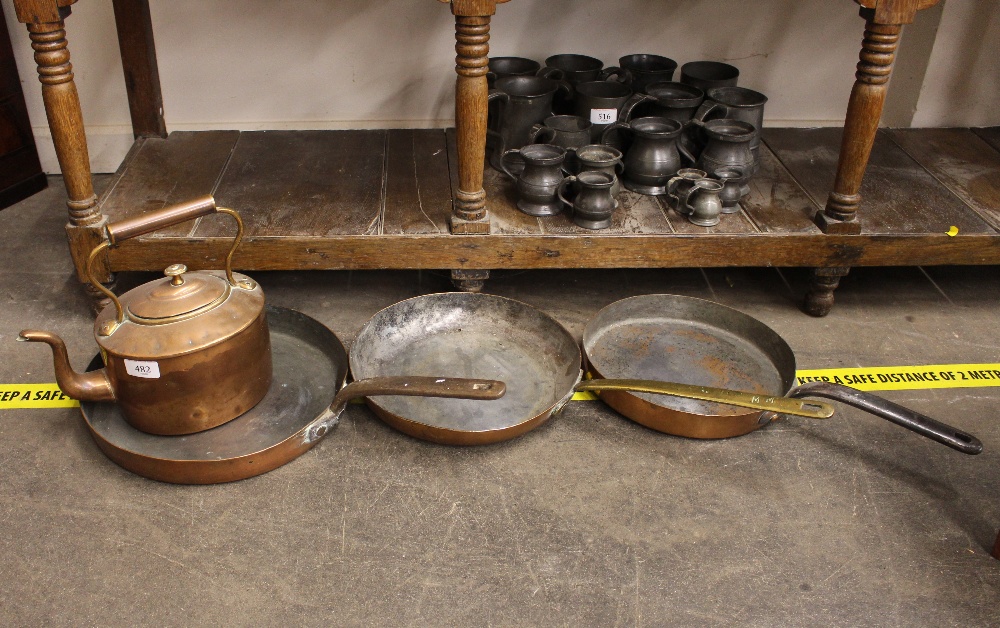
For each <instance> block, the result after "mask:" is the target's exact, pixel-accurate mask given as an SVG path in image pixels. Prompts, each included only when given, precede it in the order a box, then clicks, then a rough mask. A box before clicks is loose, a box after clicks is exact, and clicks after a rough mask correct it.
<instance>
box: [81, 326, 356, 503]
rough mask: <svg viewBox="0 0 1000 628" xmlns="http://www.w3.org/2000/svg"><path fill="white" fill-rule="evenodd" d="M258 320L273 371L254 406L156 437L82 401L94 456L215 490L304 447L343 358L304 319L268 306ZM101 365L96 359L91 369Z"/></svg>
mask: <svg viewBox="0 0 1000 628" xmlns="http://www.w3.org/2000/svg"><path fill="white" fill-rule="evenodd" d="M266 316H267V323H268V326H269V328H270V332H271V333H270V337H271V344H272V354H273V364H274V372H273V378H272V381H271V385H270V388H269V389H268V392H267V394H266V395H265V397H264V399H262V400H261V402H260V403H258V404H257V405H256V406H254V407H253V408H252V409H251V410H250V411H248V412H246V413H245V414H243V415H241V416H240V417H238V418H237V419H235V420H233V421H229V422H227V423H225V424H223V425H220V426H219V427H216V428H213V429H210V430H206V431H203V432H198V433H195V434H190V435H187V436H160V435H155V434H148V433H146V432H142V431H140V430H137V429H135V428H134V427H132V425H130V424H129V423H128V422H127V421H126V420H125V417H124V415H123V414H122V412H121V409H120V408H119V407H118V406H117V405H113V404H107V403H94V402H83V403H81V404H80V410H81V412H82V414H83V418H84V421H85V422H86V424H87V428H88V429H89V430H90V433H91V434H92V435H93V437H94V440H95V442H96V443H97V445H98V446H99V447H100V448H101V451H103V452H104V453H105V454H106V455H107V456H108V457H109V458H110V459H111V460H113V461H114V462H115V463H117V464H119V465H120V466H122V467H124V468H126V469H128V470H129V471H132V472H134V473H137V474H139V475H142V476H144V477H147V478H151V479H154V480H160V481H163V482H173V483H177V484H215V483H219V482H231V481H234V480H240V479H243V478H248V477H252V476H255V475H259V474H261V473H265V472H267V471H270V470H272V469H275V468H277V467H279V466H281V465H283V464H285V463H286V462H288V461H290V460H293V459H294V458H296V457H298V456H300V455H302V454H303V453H305V452H306V451H308V450H309V449H310V448H312V447H313V446H314V445H315V444H316V443H317V442H318V441H319V438H311V437H309V433H308V432H309V430H308V427H309V425H310V423H311V422H313V421H314V420H316V418H317V417H321V416H324V415H325V414H326V413H327V412H328V411H329V406H330V403H331V401H332V400H333V399H334V397H335V396H336V393H337V390H338V389H340V388H341V386H343V384H344V380H345V379H346V378H347V352H346V351H345V350H344V347H343V345H342V344H341V343H340V341H339V340H338V339H337V337H336V336H335V335H334V334H333V333H332V332H331V331H330V330H329V329H327V328H326V327H324V326H323V325H321V324H320V323H318V322H317V321H315V320H313V319H312V318H310V317H308V316H305V315H304V314H301V313H299V312H295V311H293V310H288V309H285V308H276V307H268V308H267V309H266ZM101 364H102V362H101V360H100V357H97V358H95V359H94V361H93V362H92V363H91V367H93V368H99V367H100V366H101ZM304 365H308V368H303V366H304ZM324 433H325V430H324Z"/></svg>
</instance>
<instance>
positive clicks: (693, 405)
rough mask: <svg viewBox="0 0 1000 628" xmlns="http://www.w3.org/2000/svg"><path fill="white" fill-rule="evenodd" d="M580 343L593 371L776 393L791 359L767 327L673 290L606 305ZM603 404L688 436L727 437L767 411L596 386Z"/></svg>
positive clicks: (783, 386) (787, 378)
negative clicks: (663, 293) (668, 292)
mask: <svg viewBox="0 0 1000 628" xmlns="http://www.w3.org/2000/svg"><path fill="white" fill-rule="evenodd" d="M583 348H584V353H585V355H586V359H587V363H588V365H589V370H590V371H591V373H592V374H593V376H595V377H601V378H605V377H606V378H613V379H619V378H623V379H632V378H636V379H653V380H660V381H675V382H681V383H686V384H692V385H700V386H715V387H720V388H731V389H736V390H745V391H748V392H755V393H759V394H762V395H773V396H780V395H784V394H786V393H787V392H788V390H789V389H791V387H792V385H793V384H794V378H795V357H794V355H793V354H792V350H791V348H790V347H788V345H787V343H785V341H784V340H783V339H782V338H781V337H780V336H778V334H776V333H775V332H774V331H773V330H771V329H770V328H769V327H767V326H766V325H764V324H763V323H761V322H759V321H757V320H756V319H754V318H752V317H750V316H747V315H746V314H743V313H742V312H739V311H737V310H733V309H731V308H728V307H725V306H723V305H719V304H717V303H713V302H711V301H704V300H701V299H694V298H691V297H683V296H677V295H647V296H640V297H633V298H630V299H624V300H622V301H618V302H615V303H612V304H611V305H609V306H608V307H606V308H604V309H603V310H601V311H600V312H598V314H597V315H596V316H595V317H594V318H593V319H592V320H591V321H590V322H589V323H588V324H587V327H586V329H585V330H584V334H583ZM600 397H601V399H602V400H603V401H605V402H606V403H607V404H608V405H609V406H611V407H612V408H614V409H615V410H617V411H618V412H620V413H621V414H623V415H625V416H627V417H629V418H630V419H632V420H634V421H636V422H637V423H640V424H642V425H645V426H646V427H649V428H651V429H654V430H657V431H660V432H665V433H668V434H674V435H677V436H686V437H688V438H728V437H731V436H740V435H742V434H746V433H748V432H751V431H753V430H755V429H757V428H758V427H760V426H761V425H763V424H766V423H767V422H768V419H769V418H770V417H772V416H773V415H771V414H770V413H768V414H762V413H761V412H758V411H753V412H747V411H746V410H745V409H742V408H737V407H734V406H726V405H721V404H716V403H711V402H705V401H698V400H693V399H681V398H675V397H667V396H661V395H648V394H643V393H630V392H623V391H602V392H601V393H600Z"/></svg>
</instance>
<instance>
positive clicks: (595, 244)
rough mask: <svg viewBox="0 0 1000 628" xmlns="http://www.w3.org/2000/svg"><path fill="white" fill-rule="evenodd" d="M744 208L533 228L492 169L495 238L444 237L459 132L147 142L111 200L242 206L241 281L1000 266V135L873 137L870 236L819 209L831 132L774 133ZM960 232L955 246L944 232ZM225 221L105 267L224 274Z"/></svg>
mask: <svg viewBox="0 0 1000 628" xmlns="http://www.w3.org/2000/svg"><path fill="white" fill-rule="evenodd" d="M764 140H765V144H764V146H762V150H761V169H760V172H759V174H758V175H757V176H756V177H755V179H754V181H753V183H752V191H751V194H750V195H749V196H748V197H746V198H745V199H744V201H743V203H742V207H741V211H740V212H739V213H737V214H731V215H726V216H724V217H723V220H722V222H721V223H720V224H719V225H718V226H716V227H712V228H707V229H706V228H703V227H698V226H696V225H693V224H691V223H690V222H688V221H687V220H686V219H685V218H684V217H683V216H681V215H679V214H677V213H676V212H674V211H673V210H672V209H671V208H669V207H668V206H667V204H666V203H664V202H662V201H661V200H660V199H658V198H654V197H646V196H641V195H638V194H633V193H631V192H625V193H624V194H623V197H622V199H621V201H622V202H621V208H620V209H619V211H618V212H616V215H615V217H614V221H613V224H612V226H611V227H610V228H609V229H604V230H600V231H590V230H587V229H583V228H580V227H577V226H576V225H574V224H573V223H572V221H571V220H570V218H569V217H568V216H566V215H560V216H554V217H549V218H534V217H530V216H527V215H525V214H523V213H521V212H519V211H518V210H517V209H516V208H515V207H514V204H513V196H512V195H513V186H512V184H511V183H510V182H509V181H508V180H506V179H505V178H504V177H503V176H502V175H500V174H498V173H496V172H494V171H493V170H491V169H490V168H489V167H487V172H486V181H485V187H486V190H487V194H488V198H489V201H488V210H489V212H490V217H491V233H490V234H489V235H474V236H457V235H451V234H450V233H449V217H450V215H451V203H452V190H453V189H454V186H455V182H456V180H457V175H456V173H455V168H454V164H455V163H456V157H455V145H454V137H453V132H452V131H450V130H448V131H445V130H389V131H383V130H378V131H257V132H238V131H206V132H198V133H181V132H178V133H173V134H171V135H170V136H169V137H168V138H167V139H159V138H140V139H139V140H137V141H136V144H135V145H134V146H133V149H132V151H131V152H130V153H129V155H128V157H127V158H126V159H125V161H124V162H123V163H122V166H121V167H120V168H119V171H118V173H117V174H116V177H115V178H114V180H113V181H112V183H111V185H110V186H109V188H108V190H107V191H106V192H105V194H104V195H103V196H102V199H101V209H102V212H103V213H104V214H105V215H106V216H107V217H108V220H110V221H116V220H121V219H123V218H126V217H130V216H134V215H136V214H139V213H142V212H145V211H149V210H152V209H158V208H160V207H163V206H166V205H169V204H172V203H176V202H180V201H183V200H187V199H190V198H193V197H195V196H199V195H203V194H207V193H212V194H214V195H215V197H216V200H217V202H218V203H219V205H220V206H225V207H232V208H233V209H236V210H237V211H239V212H240V214H241V215H242V217H243V219H244V222H245V223H246V227H247V233H246V238H245V240H244V244H243V246H242V247H241V248H240V251H239V252H238V253H237V257H236V260H235V265H236V267H238V268H241V269H244V270H248V271H249V270H295V269H317V270H318V269H348V268H351V269H380V268H398V269H404V268H408V269H412V268H441V269H497V268H616V267H617V268H651V267H696V266H701V267H721V266H889V265H918V264H919V265H940V264H997V263H1000V233H998V230H1000V152H998V150H997V149H998V148H1000V129H974V130H969V129H921V130H912V129H908V130H887V131H881V132H880V133H879V136H878V139H877V141H876V146H875V150H874V152H873V154H872V159H871V162H870V165H869V169H868V174H867V176H866V180H865V186H864V188H863V189H862V194H863V197H864V199H865V200H864V204H863V206H862V210H861V214H860V215H861V220H862V226H863V232H862V233H861V234H860V235H852V236H846V235H839V236H838V235H825V234H823V233H821V232H820V231H819V229H818V228H816V227H815V225H814V224H813V222H812V216H813V215H814V214H815V212H816V211H818V208H819V207H820V206H821V205H822V204H823V203H824V202H825V199H826V194H827V192H828V190H829V189H830V187H831V186H832V182H833V176H834V172H835V170H836V161H837V154H838V151H839V146H840V130H839V129H767V130H766V131H765V135H764ZM956 229H957V235H948V233H949V232H951V233H953V234H954V233H955V231H956ZM231 233H232V225H231V224H230V223H229V222H227V221H226V220H224V219H223V217H206V218H202V219H199V220H198V221H194V222H191V223H187V224H185V225H180V226H177V227H174V228H171V229H168V230H164V231H161V232H158V233H156V234H152V235H149V236H145V237H143V238H139V239H137V240H134V241H130V242H126V243H124V244H122V245H121V246H120V247H118V248H116V249H113V250H112V251H111V252H110V253H109V255H110V263H111V267H112V270H114V271H122V270H126V271H127V270H159V269H161V268H163V267H164V266H166V265H168V264H170V263H174V262H177V261H183V262H184V263H185V264H187V265H188V266H190V267H192V268H214V267H218V266H219V265H220V263H221V262H222V260H223V259H224V257H225V254H226V252H227V250H228V246H229V238H230V237H231Z"/></svg>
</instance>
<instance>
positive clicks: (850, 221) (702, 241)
mask: <svg viewBox="0 0 1000 628" xmlns="http://www.w3.org/2000/svg"><path fill="white" fill-rule="evenodd" d="M75 1H76V0H15V7H16V10H17V17H18V19H19V20H20V21H21V22H23V23H25V24H27V27H28V31H29V34H30V37H31V41H32V46H33V48H34V49H35V51H36V55H35V58H36V61H37V63H38V73H39V79H40V81H41V83H42V92H43V95H44V102H45V107H46V111H47V113H48V119H49V126H50V128H51V130H52V135H53V139H54V142H55V146H56V152H57V155H58V158H59V164H60V167H61V169H62V173H63V175H64V181H65V185H66V189H67V192H68V196H69V202H68V206H69V224H68V225H67V233H68V237H69V248H70V252H71V255H72V256H73V260H74V262H75V265H76V268H77V270H78V272H79V273H80V277H81V279H82V278H83V268H84V264H85V262H86V259H87V255H88V254H89V253H90V251H91V250H92V249H93V248H94V246H95V245H96V244H98V243H100V242H101V241H102V240H103V239H104V238H105V233H104V226H105V225H106V224H107V222H108V221H115V220H119V219H122V218H126V217H128V216H131V215H134V214H136V213H139V212H143V211H147V210H149V209H156V208H159V207H162V206H164V205H166V204H170V203H173V202H178V201H183V200H187V199H188V198H191V197H194V196H198V195H201V194H205V193H213V194H215V196H216V197H217V199H218V202H219V203H220V204H221V205H224V206H228V207H233V208H235V209H237V210H239V211H240V212H241V214H242V215H243V217H244V220H245V221H246V223H247V228H248V233H247V239H246V240H245V244H244V246H243V247H242V248H241V251H240V253H239V255H238V257H237V260H236V265H237V266H238V267H240V268H241V269H245V270H269V269H345V268H356V269H364V268H439V269H451V271H452V276H453V279H454V281H455V283H456V285H457V286H458V287H460V288H462V289H466V290H477V289H480V288H481V287H482V285H483V282H484V281H485V280H486V278H487V277H488V275H489V270H490V269H494V268H595V267H622V268H631V267H686V266H703V267H710V266H805V267H813V268H815V276H814V281H813V286H812V288H811V290H810V291H809V293H808V295H807V296H806V300H805V309H806V311H807V312H809V313H811V314H814V315H818V316H821V315H825V314H826V313H828V312H829V311H830V308H831V307H832V305H833V291H834V289H835V288H836V287H837V285H838V282H839V280H840V278H841V277H843V276H844V275H846V274H847V272H848V270H849V268H850V267H852V266H861V265H918V264H921V265H931V264H996V263H998V262H1000V246H998V243H1000V239H998V237H997V235H998V233H997V230H998V229H1000V202H998V201H1000V182H998V181H997V180H996V177H995V176H994V177H992V178H989V177H987V178H986V179H983V177H979V178H976V179H975V180H973V178H971V175H969V174H968V173H970V172H973V171H977V170H976V168H979V169H983V168H986V169H989V168H993V169H994V172H995V170H996V168H997V166H998V164H1000V154H998V153H997V152H996V151H995V150H994V148H995V147H997V146H998V134H997V132H996V130H990V129H987V130H977V131H970V130H948V131H928V132H916V131H908V130H899V131H878V122H879V117H880V114H881V111H882V105H883V103H884V101H885V96H886V89H887V82H888V80H889V75H890V72H891V69H892V63H893V60H894V57H895V52H896V47H897V44H898V42H899V37H900V33H901V30H902V25H903V24H907V23H910V22H911V21H912V20H913V19H914V16H915V15H916V13H917V12H918V11H919V10H921V9H924V8H927V7H930V6H932V5H934V4H936V3H937V1H938V0H855V1H856V2H857V3H858V4H860V5H861V16H862V17H863V18H864V19H865V21H866V30H865V35H864V41H863V44H862V51H861V55H860V63H859V64H858V73H857V82H856V84H855V87H854V91H853V93H852V97H851V101H850V106H849V109H848V112H847V122H846V125H845V129H843V130H841V129H820V130H788V129H786V130H781V129H767V130H766V131H765V133H764V146H763V147H762V151H761V160H762V167H761V172H760V174H759V175H758V176H757V177H756V179H755V180H754V183H753V192H752V193H751V195H750V196H749V197H748V198H747V199H746V200H745V201H744V202H743V203H742V211H741V212H740V213H738V214H733V215H729V216H726V217H725V219H724V220H723V222H722V223H721V224H720V225H719V226H717V227H714V228H710V229H705V228H701V227H695V226H694V225H692V224H690V223H689V222H687V221H686V220H685V219H683V218H682V217H680V216H678V215H677V214H676V213H674V212H673V211H672V210H671V209H669V208H668V207H666V206H665V204H663V203H662V202H661V201H660V200H658V199H656V198H652V197H645V196H639V195H635V194H631V193H626V194H625V197H624V201H623V208H622V210H621V211H620V212H619V213H618V214H617V216H616V218H615V222H614V225H612V227H611V228H610V229H606V230H603V231H600V232H593V231H587V230H584V229H581V228H578V227H576V226H574V225H573V224H572V222H571V221H569V220H568V219H567V218H566V217H565V216H557V217H552V218H546V219H537V218H531V217H529V216H526V215H524V214H522V213H520V212H518V211H517V210H516V209H515V208H514V206H513V199H512V198H511V186H510V185H509V184H508V183H506V182H505V181H503V180H501V179H500V178H499V177H498V175H497V174H496V173H494V172H493V171H492V170H490V169H485V168H484V160H483V154H484V150H485V143H486V110H487V103H486V96H487V85H486V69H487V58H488V55H489V43H488V42H489V29H490V21H491V16H492V15H493V14H494V13H495V12H496V9H497V5H498V4H500V3H502V2H505V1H506V0H451V2H449V4H450V7H451V10H452V13H453V14H454V16H455V25H456V29H455V30H456V51H457V60H456V71H457V74H458V78H457V84H456V105H457V112H456V126H455V129H453V130H448V131H445V130H437V131H434V130H420V131H416V130H390V131H261V132H244V133H240V132H236V131H231V132H230V131H207V132H199V133H181V132H175V133H172V134H170V135H169V136H168V135H167V134H166V130H165V124H164V121H163V116H162V100H161V96H160V88H159V78H158V73H157V67H156V55H155V51H154V46H153V36H152V27H151V24H150V16H149V8H148V5H147V0H114V7H115V17H116V22H117V27H118V33H119V41H120V45H121V52H122V59H123V65H124V69H125V74H126V84H127V86H128V90H129V104H130V109H131V113H132V124H133V129H134V131H135V135H136V142H135V145H134V146H133V149H132V150H131V152H130V153H129V155H128V156H127V157H126V159H125V161H124V162H123V163H122V166H121V167H120V169H119V171H118V174H117V176H116V177H115V180H114V181H113V183H112V185H110V187H109V189H108V190H107V192H106V193H105V194H104V195H103V196H102V198H101V199H98V198H97V197H96V196H95V195H94V190H93V186H92V183H91V176H90V171H89V159H88V155H87V144H86V140H85V137H84V129H83V122H82V116H81V113H80V104H79V99H78V97H77V92H76V87H75V85H74V82H73V72H72V65H71V64H70V58H69V51H68V49H67V47H66V37H65V30H64V28H65V26H64V19H65V18H66V17H67V16H68V15H69V11H70V5H71V4H73V3H74V2H75ZM441 1H442V2H447V0H441ZM845 4H846V3H845ZM991 146H992V147H991ZM873 151H874V152H873ZM345 172H347V173H349V174H348V175H345V174H344V173H345ZM866 172H867V175H868V176H867V177H864V175H865V173H866ZM262 173H266V174H262ZM863 178H865V179H866V180H865V181H864V185H862V179H863ZM831 185H832V191H830V190H831ZM862 195H864V196H865V197H866V200H867V202H866V206H865V210H864V212H863V214H864V216H863V218H859V211H858V209H859V206H860V205H861V198H862ZM225 229H226V228H225V226H223V225H221V224H217V223H216V222H214V221H213V220H207V219H202V220H200V221H199V222H197V223H193V224H192V225H185V226H182V227H177V228H174V229H172V230H167V231H164V232H159V233H156V234H151V235H149V236H145V237H143V238H141V239H138V240H135V241H130V242H127V243H125V244H123V245H122V246H121V247H118V248H116V249H112V250H110V251H109V254H108V256H107V259H106V260H103V263H104V267H103V269H101V271H100V276H101V277H102V279H103V280H104V281H107V282H108V283H109V285H110V284H112V283H113V277H114V274H113V273H114V272H117V271H127V270H158V269H161V268H163V267H165V266H167V265H168V264H170V263H173V262H176V261H178V260H183V261H184V262H185V263H186V264H188V265H189V266H191V267H193V268H199V267H210V268H215V267H219V266H220V264H221V260H222V258H223V255H224V253H225V251H226V248H227V246H228V241H227V240H226V235H227V232H226V230H225ZM956 229H957V233H956ZM949 231H951V232H952V234H953V235H947V233H948V232H949ZM93 296H94V297H95V299H96V298H98V297H99V295H98V294H97V293H96V291H95V292H94V293H93Z"/></svg>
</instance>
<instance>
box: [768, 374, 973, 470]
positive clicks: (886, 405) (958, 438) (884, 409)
mask: <svg viewBox="0 0 1000 628" xmlns="http://www.w3.org/2000/svg"><path fill="white" fill-rule="evenodd" d="M788 396H789V397H825V398H827V399H833V400H835V401H841V402H843V403H846V404H847V405H849V406H854V407H855V408H858V409H859V410H864V411H865V412H868V413H870V414H874V415H875V416H877V417H881V418H883V419H885V420H887V421H891V422H892V423H895V424H896V425H899V426H901V427H905V428H906V429H908V430H910V431H912V432H916V433H917V434H920V435H921V436H926V437H927V438H929V439H931V440H933V441H936V442H939V443H941V444H942V445H947V446H948V447H951V448H952V449H954V450H956V451H960V452H962V453H963V454H969V455H973V456H974V455H976V454H978V453H981V452H982V451H983V443H982V441H980V440H979V439H978V438H976V437H975V436H973V435H972V434H969V433H967V432H963V431H962V430H959V429H956V428H954V427H952V426H950V425H947V424H945V423H942V422H941V421H938V420H936V419H932V418H930V417H929V416H925V415H923V414H920V413H919V412H917V411H915V410H910V409H909V408H904V407H903V406H901V405H899V404H896V403H893V402H891V401H889V400H888V399H883V398H882V397H879V396H877V395H873V394H871V393H866V392H862V391H860V390H858V389H856V388H851V387H849V386H842V385H840V384H831V383H829V382H808V383H806V384H802V385H801V386H796V387H795V388H793V389H792V391H791V392H789V393H788Z"/></svg>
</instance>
